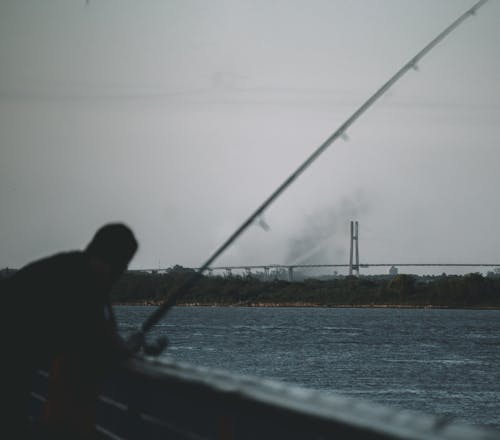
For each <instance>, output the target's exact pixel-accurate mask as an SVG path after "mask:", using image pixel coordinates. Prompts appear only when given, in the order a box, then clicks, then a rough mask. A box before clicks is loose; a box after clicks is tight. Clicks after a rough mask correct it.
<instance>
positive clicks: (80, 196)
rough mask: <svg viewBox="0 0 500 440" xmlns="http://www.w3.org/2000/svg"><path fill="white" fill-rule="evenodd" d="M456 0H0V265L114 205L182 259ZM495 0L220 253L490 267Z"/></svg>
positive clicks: (168, 261)
mask: <svg viewBox="0 0 500 440" xmlns="http://www.w3.org/2000/svg"><path fill="white" fill-rule="evenodd" d="M472 4H473V2H471V1H469V0H439V1H435V0H419V1H416V0H376V1H368V0H324V1H323V0H313V1H307V2H306V1H296V0H290V1H278V0H272V1H260V0H255V1H251V2H250V1H238V0H234V1H229V0H226V1H224V0H214V1H211V2H202V1H191V0H188V1H184V0H183V1H180V0H179V1H177V0H176V1H153V0H151V1H147V2H137V1H126V0H120V1H117V0H116V1H115V0H106V1H104V0H103V1H100V0H90V1H89V2H85V1H72V2H67V1H62V0H61V1H55V0H54V1H46V2H38V1H35V0H33V1H14V0H12V1H10V0H3V1H2V2H0V159H1V160H0V206H1V211H0V218H1V221H0V243H1V246H0V268H1V267H21V266H22V265H24V264H26V263H27V262H29V261H31V260H33V259H35V258H39V257H41V256H44V255H48V254H51V253H55V252H58V251H61V250H68V249H75V248H81V247H83V246H85V245H86V244H87V242H88V241H89V240H90V238H91V237H92V235H93V233H94V232H95V230H96V229H97V228H98V227H99V226H101V225H102V224H104V223H107V222H111V221H123V222H125V223H126V224H128V225H129V226H130V227H131V228H132V229H133V230H134V232H135V234H136V235H137V238H138V240H139V243H140V249H139V252H138V254H137V255H136V257H135V259H134V260H133V262H132V264H131V267H132V268H157V267H169V266H172V265H175V264H181V265H184V266H188V267H198V266H199V265H200V264H201V263H203V262H204V261H205V260H206V258H207V257H208V256H209V255H210V254H211V253H212V252H213V251H214V250H215V249H216V248H217V247H218V246H219V245H220V244H221V243H222V242H223V241H224V240H225V239H226V238H227V237H228V236H229V235H230V234H231V233H232V232H233V231H234V230H235V229H236V227H237V226H239V225H240V224H241V223H242V222H243V221H244V220H245V218H246V217H247V216H248V215H249V214H250V213H251V212H253V211H254V210H255V208H256V207H257V206H258V205H259V204H260V203H261V202H262V201H263V200H264V199H265V198H266V197H267V196H268V195H269V194H270V193H271V192H272V191H273V190H274V189H275V188H276V187H277V186H278V185H279V184H280V183H281V182H282V181H283V180H284V179H285V178H286V177H287V176H288V175H289V174H290V173H291V172H292V171H294V169H295V168H296V167H297V166H298V165H299V164H300V163H301V162H302V161H303V160H304V159H305V158H306V157H307V156H308V155H309V154H310V153H311V152H312V151H313V150H314V149H315V148H316V147H317V146H318V145H320V144H321V143H322V142H323V141H324V140H325V139H326V138H327V137H328V136H330V134H331V133H333V132H334V131H335V130H336V129H337V127H338V126H339V125H340V124H341V123H342V122H343V121H344V120H345V119H347V117H349V116H350V114H351V113H352V112H353V111H354V110H355V109H356V108H357V107H358V106H359V105H361V104H362V102H363V101H364V100H366V99H367V98H368V97H369V96H370V95H371V94H372V93H373V92H374V91H375V90H376V89H377V88H378V87H380V86H381V85H382V84H383V83H384V82H385V81H386V80H387V79H388V78H389V77H390V76H391V75H393V74H394V73H395V72H396V70H397V69H398V68H400V67H401V66H402V65H403V64H404V63H406V62H407V61H408V60H409V59H410V58H411V57H413V56H414V55H415V54H416V53H417V52H418V51H419V50H420V49H421V48H422V47H423V46H424V45H425V44H427V43H428V42H429V41H430V40H431V39H432V38H434V37H435V36H436V35H437V34H438V33H439V32H441V31H442V30H443V29H444V28H445V27H446V26H447V25H448V24H450V23H451V22H452V21H453V20H454V19H455V18H457V17H458V16H459V15H460V14H461V13H463V12H464V11H465V10H466V9H467V8H469V7H470V6H472ZM499 41H500V2H498V1H496V0H491V1H490V2H488V3H487V4H486V5H485V6H484V7H483V8H481V9H480V11H479V12H478V14H477V15H476V16H474V17H472V18H470V19H468V20H467V21H466V22H464V23H463V24H462V25H461V26H460V27H459V28H458V29H457V30H456V31H454V32H453V33H452V34H451V35H450V36H449V37H448V38H447V39H446V40H445V41H444V42H443V43H441V44H440V45H438V46H437V47H436V48H435V49H434V50H433V51H432V52H431V53H430V54H429V55H428V56H427V57H425V58H424V59H423V60H422V62H421V63H420V64H419V69H418V71H411V72H409V73H408V74H407V75H406V76H405V77H404V78H403V79H402V80H401V81H400V82H398V83H397V84H396V85H395V86H394V87H393V88H392V89H391V90H390V92H389V93H388V94H387V95H386V96H384V97H383V98H382V99H381V100H380V101H379V102H377V103H376V104H375V105H374V106H373V107H372V108H371V109H370V110H369V111H368V112H367V113H366V114H365V115H364V116H363V117H362V118H360V119H359V120H358V121H357V122H356V123H355V124H354V125H353V127H352V128H351V129H350V130H349V132H348V136H349V138H348V140H346V141H342V140H341V141H338V142H336V143H334V144H333V145H332V146H331V148H330V149H329V150H328V151H327V152H325V153H324V154H323V155H322V156H321V157H320V158H319V159H318V161H317V162H315V163H314V164H313V165H312V166H311V167H310V168H309V169H308V170H307V171H306V172H305V173H304V174H303V175H302V176H301V177H300V178H299V179H298V180H297V181H296V182H295V183H294V184H293V185H292V186H291V187H290V188H289V189H288V190H287V191H286V192H285V193H284V194H283V196H282V197H280V198H279V199H278V200H277V201H276V203H274V204H273V205H272V206H271V207H270V208H269V209H268V210H267V211H266V213H265V215H264V218H265V222H266V223H267V224H268V225H269V230H265V229H266V228H262V227H259V226H258V225H257V224H256V225H255V226H252V227H251V228H250V229H249V230H248V231H247V232H246V233H245V234H244V235H243V236H242V237H241V238H240V239H239V240H238V241H237V242H236V243H235V244H234V245H233V246H231V247H230V249H228V251H227V252H226V253H225V254H224V255H222V256H221V257H220V259H219V260H218V261H217V265H245V264H248V265H251V264H295V263H297V262H314V263H325V264H328V263H336V264H338V263H347V261H348V246H349V235H348V234H349V222H350V221H351V220H358V221H359V227H360V241H359V246H360V258H361V262H365V263H370V262H371V263H382V262H400V263H405V262H415V263H418V262H422V263H426V262H427V263H430V262H436V263H439V262H441V263H481V262H488V263H500V234H498V226H497V219H498V218H499V214H500V205H499V203H498V194H497V193H498V187H499V183H500V177H499V172H498V171H499V165H498V164H499V158H500V152H499V146H500V145H499V140H500V128H499V121H500V86H499V82H498V78H500V57H499V53H498V42H499Z"/></svg>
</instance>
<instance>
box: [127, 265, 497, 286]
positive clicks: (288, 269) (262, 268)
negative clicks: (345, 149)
mask: <svg viewBox="0 0 500 440" xmlns="http://www.w3.org/2000/svg"><path fill="white" fill-rule="evenodd" d="M370 267H388V268H391V267H394V268H398V267H428V268H436V267H443V268H444V267H452V268H492V269H493V268H500V263H397V262H395V263H360V264H359V265H355V264H354V265H353V264H328V263H327V264H256V265H235V266H229V265H225V266H213V267H209V268H207V270H206V274H208V275H209V276H211V275H217V274H221V272H222V274H223V275H226V276H232V275H233V274H234V272H237V271H242V272H243V273H245V274H246V275H248V276H251V275H252V274H255V273H258V272H261V273H263V275H264V278H265V279H273V278H275V277H276V275H277V274H283V273H285V274H287V277H288V279H289V280H290V281H293V279H294V271H295V270H296V269H297V270H300V269H321V268H323V269H325V268H331V269H336V268H348V269H349V272H350V273H352V272H353V271H355V272H356V273H357V274H359V269H360V268H370ZM184 269H187V270H199V269H200V268H198V267H189V268H188V267H185V268H184ZM168 270H169V269H159V268H157V269H140V270H132V271H131V272H150V273H151V272H155V273H164V272H167V271H168Z"/></svg>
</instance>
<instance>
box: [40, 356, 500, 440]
mask: <svg viewBox="0 0 500 440" xmlns="http://www.w3.org/2000/svg"><path fill="white" fill-rule="evenodd" d="M46 382H47V374H46V373H43V372H40V373H39V374H38V377H37V380H36V384H35V389H34V391H33V393H32V397H33V399H32V403H33V413H34V414H35V413H36V412H37V411H38V410H39V409H40V406H41V404H42V403H43V401H44V398H45V397H44V396H45V394H46V389H47V384H46ZM97 429H98V430H99V431H100V432H101V434H102V435H103V437H104V438H109V439H114V440H120V439H141V440H146V439H191V440H201V439H220V440H228V439H259V440H260V439H273V440H275V439H287V440H288V439H317V440H320V439H321V440H328V439H337V440H338V439H353V440H364V439H366V440H368V439H370V440H374V439H393V440H401V439H408V440H409V439H412V440H423V439H426V440H445V439H446V440H452V439H453V440H471V439H478V440H479V439H480V440H493V439H495V440H498V439H500V431H498V430H496V429H493V428H489V427H483V426H475V425H468V424H465V423H462V422H458V421H454V420H451V419H449V418H446V417H440V416H436V415H427V414H420V413H417V412H412V411H406V410H398V409H393V408H388V407H385V406H381V405H377V404H373V403H368V402H365V401H360V400H356V399H352V398H348V397H342V396H337V395H334V394H330V393H325V392H320V391H315V390H310V389H304V388H300V387H297V386H291V385H288V384H284V383H281V382H276V381H272V380H266V379H260V378H255V377H249V376H242V375H237V374H233V373H228V372H225V371H220V370H215V369H210V368H203V367H195V366H192V365H188V364H185V363H181V362H175V361H173V360H164V359H160V360H158V359H152V358H151V359H149V358H139V357H137V358H134V359H131V360H129V361H127V362H126V363H124V364H123V365H122V366H121V367H120V368H119V369H118V371H116V374H113V377H112V378H110V379H109V380H108V381H107V382H106V386H105V390H104V392H103V394H102V395H101V396H100V400H99V408H98V415H97Z"/></svg>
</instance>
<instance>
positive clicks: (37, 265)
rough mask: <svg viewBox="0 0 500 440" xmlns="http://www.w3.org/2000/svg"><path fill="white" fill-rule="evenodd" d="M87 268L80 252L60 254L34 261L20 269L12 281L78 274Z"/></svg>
mask: <svg viewBox="0 0 500 440" xmlns="http://www.w3.org/2000/svg"><path fill="white" fill-rule="evenodd" d="M86 266H87V257H86V255H85V253H84V252H82V251H68V252H60V253H57V254H54V255H51V256H49V257H45V258H41V259H39V260H35V261H33V262H31V263H29V264H27V265H26V266H24V267H22V268H21V269H20V270H19V271H18V272H17V273H16V274H15V275H14V279H18V280H19V279H23V278H26V277H27V278H33V277H36V278H38V277H45V276H51V275H53V274H54V273H59V274H61V275H64V274H70V273H75V272H80V271H82V270H84V269H85V267H86Z"/></svg>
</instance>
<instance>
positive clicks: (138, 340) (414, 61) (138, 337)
mask: <svg viewBox="0 0 500 440" xmlns="http://www.w3.org/2000/svg"><path fill="white" fill-rule="evenodd" d="M487 1H488V0H480V1H478V2H477V3H475V4H474V6H472V7H471V8H470V9H468V10H467V11H466V12H464V13H463V14H462V15H460V17H458V18H457V19H456V20H455V21H454V22H453V23H451V24H450V25H449V26H448V27H447V28H446V29H444V30H443V31H442V32H441V33H440V34H439V35H438V36H437V37H435V38H434V39H433V40H432V41H431V42H430V43H428V44H427V45H426V46H425V47H424V48H423V49H422V50H420V52H418V53H417V54H416V55H415V56H414V57H413V58H411V59H410V60H409V61H408V62H407V63H406V64H404V65H403V67H401V68H400V69H399V70H398V71H397V72H396V73H395V74H394V75H393V76H392V77H391V78H390V79H389V80H388V81H387V82H386V83H385V84H384V85H382V87H380V88H379V89H378V90H377V91H376V92H375V93H374V94H373V95H372V96H370V97H369V98H368V99H367V100H366V101H365V102H364V103H363V104H362V105H361V106H360V107H359V108H358V109H357V110H356V111H355V112H354V113H353V114H352V115H351V116H350V117H349V118H348V119H347V120H346V121H345V122H344V123H343V124H342V125H340V127H339V128H337V130H336V131H335V132H334V133H332V134H331V135H330V137H328V138H327V139H326V140H325V141H324V142H323V143H322V144H321V145H320V146H319V147H317V148H316V150H315V151H314V152H313V153H312V154H311V155H310V156H309V157H308V158H307V159H306V160H305V161H304V162H303V163H302V164H301V165H300V166H299V167H298V168H297V169H296V170H295V171H294V172H293V173H292V174H291V175H290V176H288V178H287V179H286V180H285V181H284V182H283V183H282V184H281V185H280V186H279V187H278V188H277V189H276V190H275V191H274V192H273V193H272V194H271V195H270V196H269V197H268V198H267V199H266V200H265V201H264V202H263V203H262V204H261V205H260V206H259V207H258V208H257V209H256V210H255V211H254V213H253V214H251V215H250V217H248V219H247V220H245V221H244V222H243V224H242V225H241V226H240V227H239V228H238V229H236V231H234V232H233V233H232V234H231V235H230V236H229V238H228V239H227V240H226V241H225V242H224V243H223V244H222V245H221V246H220V247H219V248H218V249H217V250H216V251H215V252H214V253H213V254H212V255H211V256H210V257H209V258H208V260H206V261H205V263H204V264H203V265H202V266H200V268H199V269H198V271H197V272H195V273H194V274H192V275H191V276H189V277H188V278H187V279H186V281H185V282H184V283H181V285H180V286H179V287H178V288H177V289H175V290H174V291H173V292H172V293H171V294H170V296H169V297H168V298H167V299H166V300H165V302H164V303H163V304H161V305H160V306H158V308H157V309H156V310H155V311H154V312H153V313H151V315H150V316H149V317H148V318H147V319H146V320H145V321H144V322H143V323H142V325H141V327H140V330H139V331H138V332H137V333H136V334H134V335H132V337H131V338H130V341H132V343H133V344H135V345H136V347H137V346H139V347H138V348H139V349H140V345H142V346H143V347H144V349H145V351H146V352H149V353H156V352H158V353H159V352H161V351H162V349H163V348H164V347H165V345H166V340H158V341H157V344H156V346H155V345H148V344H145V335H146V333H147V332H149V331H150V330H151V328H152V327H153V326H154V325H155V324H157V323H158V322H159V321H160V320H161V319H162V318H163V317H164V316H165V315H166V314H167V312H168V311H169V310H170V309H171V308H172V307H173V306H174V305H175V304H176V302H177V300H178V299H179V298H180V297H182V296H184V295H185V294H186V293H187V292H188V291H189V290H190V289H191V288H192V287H193V286H195V285H196V284H197V283H198V281H199V280H200V279H201V277H202V275H203V273H204V272H205V271H206V270H207V269H208V268H209V267H210V266H211V265H212V263H213V262H214V261H215V260H216V259H217V258H218V257H219V256H220V255H221V254H222V253H223V252H224V251H225V250H226V249H227V248H228V247H229V246H230V245H231V244H232V243H233V242H234V241H235V240H236V239H237V238H238V237H239V236H240V235H241V234H242V233H243V232H244V231H245V230H246V229H247V228H248V227H249V226H250V225H251V224H252V223H254V222H255V220H257V219H259V218H261V216H262V214H263V213H264V211H265V210H266V209H267V208H268V207H269V206H270V205H271V204H272V203H273V202H274V201H275V200H276V199H277V198H278V197H279V196H280V195H281V194H282V193H283V192H284V191H285V189H287V188H288V187H289V186H290V185H291V184H292V183H293V182H294V181H295V180H296V179H297V178H298V177H299V176H300V175H301V174H302V173H303V172H304V171H305V170H306V169H307V168H308V167H309V166H310V165H311V164H312V163H313V162H314V161H315V160H316V159H317V158H318V157H319V156H320V155H321V153H323V152H324V151H325V150H326V149H327V148H328V147H329V146H330V145H331V144H332V143H333V142H335V141H336V140H337V139H338V138H341V137H345V136H346V131H347V129H348V128H349V127H350V126H351V125H352V124H353V123H354V122H355V121H356V120H357V119H358V118H359V117H360V116H361V115H362V114H363V113H365V112H366V110H368V109H369V108H370V107H371V106H372V105H373V104H374V103H375V101H377V100H378V99H379V98H380V97H381V96H382V95H383V94H384V93H385V92H387V90H389V89H390V88H391V87H392V86H393V85H394V84H395V83H396V82H397V81H398V80H399V79H400V78H401V77H402V76H403V75H404V74H405V73H406V72H408V71H409V70H411V69H414V70H417V69H418V62H419V61H420V60H421V59H422V58H423V57H424V56H425V55H426V54H427V53H428V52H430V51H431V50H432V49H433V48H434V47H435V46H436V45H437V44H438V43H440V42H441V41H442V40H443V39H444V38H445V37H446V36H448V34H450V33H451V32H452V31H453V30H455V29H456V28H457V27H458V26H460V24H461V23H462V22H463V21H465V20H466V19H467V18H469V17H470V16H473V15H475V14H476V12H477V10H478V9H479V8H480V7H482V6H483V5H484V4H485V3H486V2H487Z"/></svg>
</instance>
